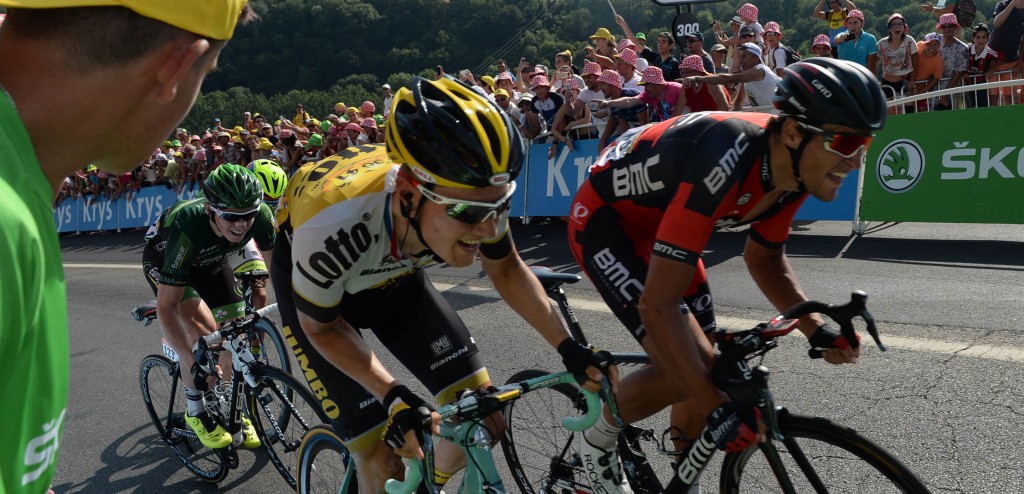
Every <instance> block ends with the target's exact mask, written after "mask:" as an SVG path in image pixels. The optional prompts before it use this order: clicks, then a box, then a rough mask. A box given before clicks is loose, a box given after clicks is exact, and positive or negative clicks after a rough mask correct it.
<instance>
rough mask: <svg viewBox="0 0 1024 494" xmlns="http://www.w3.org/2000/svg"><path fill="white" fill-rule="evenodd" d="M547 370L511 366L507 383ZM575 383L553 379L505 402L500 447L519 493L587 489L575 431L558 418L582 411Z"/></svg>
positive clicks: (582, 403) (532, 377)
mask: <svg viewBox="0 0 1024 494" xmlns="http://www.w3.org/2000/svg"><path fill="white" fill-rule="evenodd" d="M548 374H550V372H546V371H542V370H538V369H529V370H524V371H520V372H517V373H516V374H515V375H513V376H512V377H511V378H509V380H508V381H507V382H508V383H515V382H521V381H525V380H527V379H534V378H537V377H540V376H544V375H548ZM586 408H587V405H586V403H585V402H584V401H583V399H582V397H581V395H580V393H579V391H578V388H576V387H574V386H572V385H570V384H558V385H555V386H552V387H550V388H544V389H538V390H532V391H531V392H530V393H528V394H526V395H524V396H523V397H522V398H520V399H518V400H514V401H511V402H509V403H508V404H507V405H505V410H504V412H505V437H504V439H503V440H502V441H501V449H502V451H503V452H504V453H505V455H504V456H505V462H506V463H507V464H508V468H509V471H510V472H511V474H512V478H513V479H514V480H515V482H516V485H518V486H519V489H520V490H522V492H523V493H525V494H538V493H542V492H563V491H565V492H591V490H590V484H588V483H587V475H586V472H585V471H584V470H583V468H582V462H581V461H580V458H579V454H578V452H577V451H576V433H574V432H572V431H569V430H567V429H565V428H564V427H562V418H564V417H568V416H574V415H582V414H584V413H586Z"/></svg>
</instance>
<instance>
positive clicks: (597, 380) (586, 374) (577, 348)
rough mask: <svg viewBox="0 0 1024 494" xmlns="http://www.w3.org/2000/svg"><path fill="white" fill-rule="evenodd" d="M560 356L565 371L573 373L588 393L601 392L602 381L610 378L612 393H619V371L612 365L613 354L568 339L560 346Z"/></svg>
mask: <svg viewBox="0 0 1024 494" xmlns="http://www.w3.org/2000/svg"><path fill="white" fill-rule="evenodd" d="M558 354H559V355H561V356H562V364H564V365H565V369H566V370H568V371H569V372H572V373H573V375H574V376H576V380H577V381H578V382H579V383H580V385H582V386H583V388H584V389H586V390H587V391H593V392H597V391H599V390H600V389H601V381H602V380H603V379H604V378H605V376H608V380H609V381H610V383H611V386H612V392H618V384H619V369H618V367H616V366H615V365H613V364H612V363H611V354H609V353H608V352H606V351H601V350H598V349H596V348H592V347H587V346H583V345H582V344H580V343H579V342H578V341H576V340H574V339H572V338H566V339H565V340H563V341H562V342H561V343H559V344H558Z"/></svg>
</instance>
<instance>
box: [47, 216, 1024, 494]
mask: <svg viewBox="0 0 1024 494" xmlns="http://www.w3.org/2000/svg"><path fill="white" fill-rule="evenodd" d="M850 229H851V228H850V224H849V223H845V222H817V223H806V224H799V225H797V226H796V227H795V228H794V233H793V237H792V238H791V240H790V242H789V244H788V247H787V249H788V253H789V256H790V261H791V263H792V265H793V267H794V269H795V270H796V271H797V273H798V276H799V278H800V281H801V284H802V285H803V287H804V289H805V291H807V292H808V293H809V294H810V295H811V297H812V298H816V299H819V300H823V301H828V302H843V301H845V300H846V299H847V298H848V296H849V292H850V291H851V290H853V289H863V290H865V291H867V292H868V293H869V294H870V300H869V306H870V307H871V308H872V310H873V312H874V314H875V316H876V317H877V319H878V320H879V327H880V329H881V331H882V338H883V341H884V342H886V343H888V344H890V346H891V350H890V351H888V352H885V353H882V352H879V351H878V350H877V349H875V348H873V347H869V348H865V350H864V352H863V357H862V358H861V361H860V364H859V365H852V366H842V367H833V366H829V365H827V364H824V363H822V362H820V361H810V360H809V359H807V358H806V355H805V348H806V343H805V342H803V341H801V340H802V339H801V338H797V337H795V336H794V337H791V338H788V339H787V341H785V342H784V343H783V345H782V346H781V348H780V349H779V350H777V351H775V352H773V353H772V355H770V356H769V359H768V361H767V362H766V365H768V366H769V367H770V368H771V369H772V371H773V373H772V381H773V391H774V393H775V395H776V399H777V401H778V402H779V403H781V404H784V405H786V406H788V407H789V408H790V409H791V410H794V411H797V412H799V413H803V414H808V415H820V416H824V417H829V418H831V419H833V420H835V421H837V422H840V423H842V424H845V425H848V426H851V427H853V428H855V429H858V430H859V431H861V432H862V433H863V434H865V435H866V436H868V437H870V438H872V439H874V440H876V442H878V443H879V444H881V445H883V446H884V447H885V448H887V449H889V450H890V451H892V452H894V453H895V454H896V455H897V456H898V457H899V458H900V459H901V460H903V461H904V462H905V463H906V464H907V465H908V466H910V467H911V469H912V470H913V471H914V472H916V473H917V474H918V475H919V476H920V477H921V478H922V479H924V480H925V481H926V482H927V483H928V485H929V487H930V488H931V489H932V490H933V491H935V492H965V493H987V492H992V493H1011V492H1024V478H1022V476H1021V474H1020V472H1022V471H1024V451H1022V450H1024V446H1022V445H1021V444H1020V441H1019V440H1017V439H1016V435H1017V431H1018V430H1019V429H1020V423H1021V418H1022V415H1024V404H1022V403H1024V400H1022V399H1021V398H1022V396H1024V379H1022V378H1024V333H1022V332H1021V331H1020V328H1019V325H1020V324H1021V323H1022V321H1024V309H1022V307H1021V306H1022V301H1024V296H1022V290H1021V285H1022V283H1021V275H1022V271H1024V256H1022V252H1024V249H1022V247H1024V229H1022V228H1021V227H1019V226H1006V225H987V226H982V225H924V224H880V225H871V226H870V227H869V229H868V233H867V235H865V236H863V237H853V236H851V235H850ZM564 231H565V229H564V226H563V225H557V224H549V225H529V226H516V227H515V228H514V235H515V239H516V243H517V245H518V247H519V248H520V251H521V252H522V256H523V258H524V259H526V261H527V262H528V263H530V264H538V265H544V266H548V267H552V268H555V269H557V270H564V271H571V272H578V269H577V268H576V266H575V263H574V261H573V260H572V258H571V256H570V255H569V253H568V250H567V248H566V246H565V233H564ZM744 239H745V234H744V233H743V232H720V233H717V234H716V235H715V236H713V238H712V242H711V245H710V246H709V248H708V251H707V252H706V254H705V256H704V259H705V263H706V265H707V266H708V270H709V277H710V280H711V283H712V289H713V291H714V294H715V304H716V312H717V313H718V315H719V317H720V318H721V320H722V322H723V325H725V326H727V327H730V328H732V329H745V328H743V327H742V326H743V325H745V324H749V323H751V322H753V321H755V320H763V319H766V318H767V317H770V316H771V315H773V314H772V310H771V308H770V307H769V305H768V304H767V302H766V301H765V300H764V297H763V296H761V295H760V293H759V292H757V290H756V288H755V287H754V286H753V284H752V283H751V282H750V278H749V276H748V275H747V274H746V272H745V269H744V266H743V261H742V258H741V257H739V256H738V254H739V253H740V252H741V250H742V245H743V242H744ZM62 246H63V249H64V252H63V255H64V262H65V271H66V274H67V280H68V299H69V317H70V338H71V351H72V355H71V365H72V375H71V396H70V402H69V406H68V415H67V421H66V426H65V432H64V436H63V443H62V445H61V455H60V460H59V464H58V469H57V476H56V479H55V482H54V488H55V490H56V491H57V492H58V493H72V492H74V493H79V492H95V493H114V492H169V493H179V492H215V491H218V492H239V493H249V492H259V493H277V492H287V486H286V484H285V483H284V482H283V481H282V480H281V478H280V477H279V476H278V474H277V472H276V471H275V470H274V469H273V467H271V466H270V465H269V464H267V462H266V459H265V457H264V456H263V454H262V453H259V452H256V453H252V452H242V453H241V465H240V468H239V469H238V470H235V471H233V472H231V473H230V474H229V475H228V478H227V479H226V480H225V481H224V482H223V483H222V484H221V485H219V486H216V487H215V486H211V485H207V484H204V483H202V482H200V481H198V480H196V479H195V478H194V477H193V476H192V475H191V474H190V473H188V472H187V471H186V470H185V469H184V468H183V467H182V466H181V464H180V463H179V462H178V461H177V460H176V459H174V458H172V457H171V455H170V453H169V450H168V449H167V448H166V446H164V445H163V443H161V442H160V441H159V439H158V438H157V437H156V433H155V429H154V428H153V426H152V424H151V423H150V421H149V418H148V416H147V415H146V413H145V411H144V409H143V406H142V400H141V398H140V395H139V388H138V382H137V381H138V378H137V375H138V363H139V361H140V360H141V359H142V357H143V356H145V355H147V354H150V353H159V352H160V345H159V340H158V338H159V329H158V328H157V326H155V325H154V326H150V327H146V328H143V327H142V326H141V325H139V324H138V323H136V322H135V321H134V320H132V319H131V318H130V316H129V315H128V310H129V309H130V308H131V307H132V306H133V304H138V303H142V302H145V301H147V300H150V299H152V298H153V297H152V294H151V292H150V291H149V289H148V287H147V285H146V284H145V282H144V280H143V277H142V271H141V269H140V268H139V263H140V259H141V252H142V234H141V232H129V233H120V234H115V233H109V234H92V235H80V236H73V237H64V238H63V239H62ZM430 276H431V279H432V280H433V281H434V282H435V284H437V285H438V286H439V287H440V288H441V289H443V290H445V293H446V296H448V297H449V298H450V300H451V301H452V302H453V304H454V305H455V307H456V308H457V309H458V310H459V313H460V315H461V316H462V317H463V318H464V319H465V320H466V322H467V324H468V325H469V327H470V328H471V329H472V330H473V331H474V335H475V337H476V339H477V341H478V343H479V344H480V346H481V348H482V352H483V355H484V359H485V361H486V362H488V366H489V369H490V372H491V376H492V378H493V379H494V380H495V381H498V382H504V381H505V379H507V378H508V377H509V376H511V375H512V374H513V373H514V372H516V371H517V370H521V369H524V368H529V367H543V368H548V369H553V370H555V369H557V367H558V365H559V364H558V362H559V359H558V358H557V356H556V355H555V353H554V352H553V350H551V349H550V348H548V347H547V346H546V345H545V344H544V342H543V341H542V340H541V339H540V338H539V337H538V336H536V334H535V333H534V332H533V331H532V330H530V329H529V328H527V327H524V323H522V322H521V320H519V319H518V318H517V316H515V315H514V314H513V313H512V312H511V310H510V309H508V308H507V306H505V305H504V304H503V303H502V302H501V301H500V300H499V299H497V297H496V295H495V293H494V291H493V290H491V289H490V285H489V283H488V281H487V280H486V278H485V277H484V276H483V275H482V273H481V272H480V270H479V268H478V266H474V267H470V268H465V269H452V268H447V267H434V268H431V269H430ZM567 291H568V292H569V296H570V298H571V300H572V301H573V303H574V304H575V305H576V306H577V308H578V309H579V310H578V314H579V316H580V319H581V321H582V323H583V324H584V327H585V328H586V330H587V333H588V335H589V336H590V337H591V340H592V341H593V342H594V343H595V344H597V345H599V346H601V347H602V348H608V349H613V350H620V351H632V350H635V349H636V348H637V346H636V344H635V343H634V342H633V340H632V338H631V337H629V336H628V335H627V334H626V332H625V331H624V330H623V329H622V328H621V327H620V325H619V324H618V322H617V321H615V320H614V318H613V317H611V315H610V313H608V311H607V309H605V308H604V307H603V304H602V303H601V302H600V300H599V298H598V297H597V295H596V293H595V292H594V291H593V288H592V287H591V286H590V285H589V284H588V283H587V282H586V281H584V282H583V283H581V284H579V285H577V286H573V287H572V288H570V289H568V290H567ZM371 342H372V343H374V344H375V343H376V342H374V341H373V340H372V338H371ZM384 360H385V363H386V365H388V364H392V362H390V359H388V358H387V357H385V358H384ZM391 368H392V369H395V368H396V367H395V366H393V365H392V366H391ZM396 374H397V375H399V376H403V375H404V373H403V372H396ZM650 422H652V424H651V425H650V427H651V428H656V429H657V430H656V432H658V433H660V432H661V427H663V425H662V424H661V423H659V422H658V420H656V419H655V420H652V421H650ZM499 459H500V455H499ZM715 480H717V479H715ZM715 480H712V481H711V482H710V483H709V484H705V485H714V482H715ZM509 483H510V484H511V481H510V480H509ZM512 490H513V491H514V488H513V489H512ZM708 491H709V490H708V489H707V488H705V492H708ZM851 492H858V490H857V489H856V488H855V487H853V488H851Z"/></svg>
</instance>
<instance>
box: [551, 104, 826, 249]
mask: <svg viewBox="0 0 1024 494" xmlns="http://www.w3.org/2000/svg"><path fill="white" fill-rule="evenodd" d="M772 118H773V116H772V115H769V114H762V113H732V112H705V113H693V114H688V115H683V116H679V117H676V118H673V119H670V120H667V121H665V122H662V123H659V124H654V125H648V126H644V127H638V128H636V129H632V130H630V131H629V132H627V133H625V134H623V135H622V136H621V137H620V138H619V139H618V140H617V141H616V142H615V143H613V145H611V146H609V147H608V149H606V150H605V151H604V152H603V153H602V154H601V156H600V157H599V158H598V161H597V163H596V164H595V165H594V166H593V167H592V168H591V171H590V172H591V175H590V178H589V179H588V180H587V182H586V183H585V184H584V186H583V187H581V188H580V191H579V193H578V194H577V196H576V199H575V202H574V206H573V210H572V216H571V221H573V222H575V223H577V224H578V225H577V226H579V224H582V223H585V222H586V221H587V219H588V218H587V216H589V212H592V211H596V210H597V209H598V208H601V207H605V206H610V207H612V208H614V209H615V211H616V212H617V213H618V216H620V217H621V222H620V224H619V227H620V228H622V229H624V230H625V233H626V234H627V235H628V236H629V237H630V238H631V239H632V241H633V243H634V245H635V246H636V248H637V251H638V253H639V252H645V253H646V255H650V254H651V253H653V254H654V255H659V256H663V257H668V258H671V259H675V260H678V261H681V262H685V263H688V264H696V263H697V261H698V259H699V258H700V254H701V252H702V251H703V249H704V247H705V245H706V244H707V242H708V239H709V238H710V236H711V232H712V231H713V230H714V229H715V228H721V227H729V226H738V225H742V224H749V223H752V226H751V231H750V236H751V238H752V239H753V240H755V241H757V242H759V243H761V244H762V245H765V246H767V247H770V248H779V247H781V246H782V245H783V243H784V242H785V241H786V239H787V238H788V237H789V230H790V224H791V223H792V221H793V217H794V215H795V214H796V211H797V209H799V207H800V205H801V204H802V203H803V201H804V199H805V198H806V194H804V193H796V192H793V193H788V194H784V195H783V196H781V197H780V199H779V201H778V202H777V203H776V204H774V205H773V206H772V207H770V208H768V209H767V210H765V211H764V212H763V213H762V214H760V215H758V216H757V217H756V218H749V219H747V220H746V221H741V220H743V218H744V217H746V216H747V214H748V213H750V212H751V210H752V209H753V208H754V206H756V205H757V204H758V203H759V202H760V201H761V199H762V198H763V197H764V196H765V194H766V193H768V192H770V191H771V190H772V185H771V182H772V176H771V167H770V166H769V156H768V132H767V130H766V128H767V126H768V123H769V121H770V120H771V119H772ZM570 228H572V225H571V226H570Z"/></svg>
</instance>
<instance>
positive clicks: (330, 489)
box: [297, 424, 359, 494]
mask: <svg viewBox="0 0 1024 494" xmlns="http://www.w3.org/2000/svg"><path fill="white" fill-rule="evenodd" d="M352 467H353V465H352V464H351V463H350V460H349V454H348V450H347V449H346V448H345V445H344V444H342V442H341V438H340V437H338V434H337V433H335V432H334V428H332V427H331V426H329V425H323V424H322V425H318V426H316V427H313V428H312V429H310V430H309V432H307V433H306V436H305V437H304V438H303V439H302V445H301V446H300V447H299V459H298V467H297V470H298V479H297V480H298V484H299V486H298V492H299V494H313V493H317V494H339V493H348V492H351V493H355V492H356V489H358V488H359V484H358V482H356V476H355V473H356V471H355V469H354V468H352Z"/></svg>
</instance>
